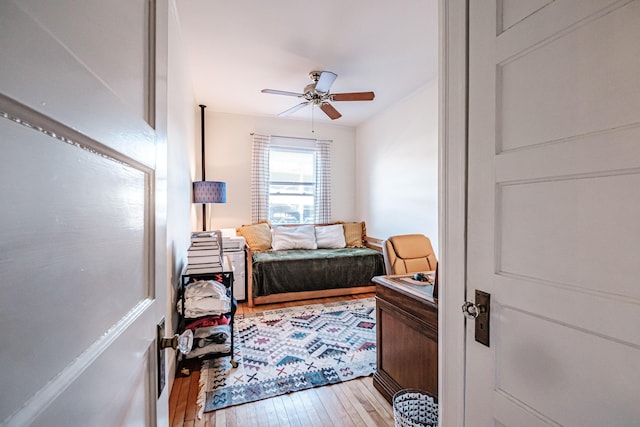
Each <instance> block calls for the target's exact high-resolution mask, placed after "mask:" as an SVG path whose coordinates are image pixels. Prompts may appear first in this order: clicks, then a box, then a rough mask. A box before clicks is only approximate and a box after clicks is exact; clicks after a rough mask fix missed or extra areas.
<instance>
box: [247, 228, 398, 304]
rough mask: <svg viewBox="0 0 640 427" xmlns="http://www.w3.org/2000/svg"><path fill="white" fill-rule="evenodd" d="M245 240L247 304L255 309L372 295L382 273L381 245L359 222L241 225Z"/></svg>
mask: <svg viewBox="0 0 640 427" xmlns="http://www.w3.org/2000/svg"><path fill="white" fill-rule="evenodd" d="M237 233H238V234H240V235H242V236H244V238H245V239H246V241H247V251H246V253H247V295H248V297H247V302H248V305H249V307H253V306H254V305H256V304H268V303H276V302H286V301H296V300H303V299H310V298H325V297H329V296H338V295H354V294H359V293H367V292H375V286H373V285H372V284H371V278H372V277H374V276H378V275H382V274H384V272H385V267H384V259H383V256H382V241H381V240H380V239H376V238H372V237H369V236H366V235H365V234H366V228H365V224H364V222H355V223H337V224H314V225H295V226H291V225H282V226H274V227H273V229H272V228H271V227H270V225H269V224H268V223H260V224H253V225H250V226H242V227H240V228H238V229H237Z"/></svg>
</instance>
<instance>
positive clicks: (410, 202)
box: [355, 81, 438, 254]
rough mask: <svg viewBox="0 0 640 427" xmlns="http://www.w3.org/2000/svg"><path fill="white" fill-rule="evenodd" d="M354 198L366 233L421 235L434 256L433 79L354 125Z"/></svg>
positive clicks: (435, 101) (435, 99) (435, 163)
mask: <svg viewBox="0 0 640 427" xmlns="http://www.w3.org/2000/svg"><path fill="white" fill-rule="evenodd" d="M355 194H356V195H357V196H356V216H357V217H359V218H362V219H364V220H365V221H366V222H367V234H368V235H370V236H373V237H377V238H380V239H386V238H388V237H389V236H392V235H396V234H408V233H422V234H425V235H426V236H428V237H429V238H430V239H431V243H432V245H433V248H434V250H435V251H436V254H437V253H438V85H437V82H436V81H433V82H431V83H429V84H427V85H425V86H424V87H423V88H421V89H419V90H417V91H416V92H415V93H414V94H412V95H411V96H409V97H407V98H406V99H404V100H403V101H401V102H399V103H398V104H396V105H395V106H393V107H391V108H389V109H387V110H385V111H383V112H382V113H380V114H378V115H377V116H375V117H374V118H372V119H370V120H368V121H367V122H365V123H364V124H362V125H360V126H358V128H357V130H356V193H355Z"/></svg>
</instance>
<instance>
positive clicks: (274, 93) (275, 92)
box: [260, 89, 304, 98]
mask: <svg viewBox="0 0 640 427" xmlns="http://www.w3.org/2000/svg"><path fill="white" fill-rule="evenodd" d="M260 92H262V93H271V94H273V95H287V96H296V97H298V98H301V97H303V96H304V95H303V94H302V93H296V92H287V91H285V90H275V89H262V90H261V91H260Z"/></svg>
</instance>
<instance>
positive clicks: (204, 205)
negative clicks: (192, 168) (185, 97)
mask: <svg viewBox="0 0 640 427" xmlns="http://www.w3.org/2000/svg"><path fill="white" fill-rule="evenodd" d="M205 108H207V106H206V105H202V104H200V132H201V134H202V162H201V163H202V180H203V181H206V179H205V177H204V109H205ZM206 209H207V205H206V204H205V203H203V204H202V231H207V227H206V225H205V221H206Z"/></svg>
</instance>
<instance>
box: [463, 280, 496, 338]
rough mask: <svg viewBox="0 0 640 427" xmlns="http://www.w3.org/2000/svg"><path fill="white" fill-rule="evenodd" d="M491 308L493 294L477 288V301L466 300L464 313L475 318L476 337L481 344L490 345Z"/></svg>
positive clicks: (469, 317)
mask: <svg viewBox="0 0 640 427" xmlns="http://www.w3.org/2000/svg"><path fill="white" fill-rule="evenodd" d="M490 308H491V294H488V293H486V292H483V291H480V290H478V289H476V301H475V303H474V302H471V301H465V302H464V304H462V313H463V314H464V316H465V317H466V318H467V319H473V320H475V338H476V341H478V342H479V343H481V344H484V345H486V346H487V347H489V310H490Z"/></svg>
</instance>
